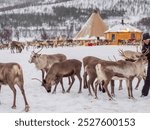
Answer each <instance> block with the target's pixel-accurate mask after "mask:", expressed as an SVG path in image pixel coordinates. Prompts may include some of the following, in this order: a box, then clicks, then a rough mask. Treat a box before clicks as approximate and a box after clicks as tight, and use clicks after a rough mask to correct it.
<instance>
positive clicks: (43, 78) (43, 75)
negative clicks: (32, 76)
mask: <svg viewBox="0 0 150 130" xmlns="http://www.w3.org/2000/svg"><path fill="white" fill-rule="evenodd" d="M41 71H42V81H43V80H44V70H41Z"/></svg>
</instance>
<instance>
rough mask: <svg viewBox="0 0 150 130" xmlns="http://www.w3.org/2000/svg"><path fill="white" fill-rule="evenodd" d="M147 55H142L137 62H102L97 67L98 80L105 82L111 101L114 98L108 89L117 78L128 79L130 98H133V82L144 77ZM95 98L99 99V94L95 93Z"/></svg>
mask: <svg viewBox="0 0 150 130" xmlns="http://www.w3.org/2000/svg"><path fill="white" fill-rule="evenodd" d="M145 55H146V54H144V55H141V56H140V57H139V59H138V60H137V61H135V62H129V61H123V60H120V61H116V62H114V61H111V62H110V61H109V62H102V63H98V64H97V65H96V73H97V78H98V80H99V81H100V82H101V81H104V85H103V87H104V88H105V90H106V92H107V94H108V96H109V98H110V99H112V96H111V94H110V93H109V90H108V88H107V87H108V84H109V82H110V80H112V79H113V78H115V77H119V78H125V79H126V84H127V88H128V97H129V98H133V93H132V81H133V78H134V77H135V76H137V77H138V76H141V77H143V75H144V71H145V64H146V63H147V58H146V56H145ZM95 90H97V89H95ZM95 96H96V97H97V92H95Z"/></svg>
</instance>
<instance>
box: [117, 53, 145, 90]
mask: <svg viewBox="0 0 150 130" xmlns="http://www.w3.org/2000/svg"><path fill="white" fill-rule="evenodd" d="M119 53H120V56H121V57H122V58H123V59H124V60H126V61H131V62H135V61H136V60H138V58H139V57H140V56H142V53H141V52H138V51H131V50H125V51H123V50H119ZM145 77H146V70H145V75H144V76H143V77H137V78H138V82H137V84H136V87H135V89H138V87H139V84H140V82H141V80H142V79H144V80H145ZM119 90H122V80H120V85H119Z"/></svg>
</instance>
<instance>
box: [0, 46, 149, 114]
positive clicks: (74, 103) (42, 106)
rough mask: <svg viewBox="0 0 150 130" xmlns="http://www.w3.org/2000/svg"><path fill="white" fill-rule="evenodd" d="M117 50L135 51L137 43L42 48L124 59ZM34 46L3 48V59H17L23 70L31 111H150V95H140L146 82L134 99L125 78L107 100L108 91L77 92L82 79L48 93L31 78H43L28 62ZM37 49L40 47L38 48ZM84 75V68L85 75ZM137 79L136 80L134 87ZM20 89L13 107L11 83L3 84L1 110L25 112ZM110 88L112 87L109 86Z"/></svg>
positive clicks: (78, 55) (48, 51) (50, 51)
mask: <svg viewBox="0 0 150 130" xmlns="http://www.w3.org/2000/svg"><path fill="white" fill-rule="evenodd" d="M118 49H123V50H127V49H128V50H134V51H136V47H135V46H92V47H85V46H80V47H63V48H61V47H58V48H49V49H43V50H42V53H45V54H53V53H64V54H65V55H66V56H67V57H68V58H75V59H79V60H82V58H83V57H85V56H90V55H91V56H96V57H99V58H102V59H106V60H108V57H110V58H111V59H112V60H113V56H115V57H116V58H117V59H121V57H120V56H119V54H118ZM32 50H33V49H30V50H29V51H26V50H24V51H23V52H22V53H21V54H11V53H10V50H0V55H1V57H0V62H17V63H19V64H20V65H21V66H22V68H23V72H24V80H25V84H24V88H25V92H26V96H27V100H28V102H29V105H30V111H29V112H31V113H48V112H49V113H64V112H67V113H70V112H71V113H72V112H76V113H102V112H106V113H108V112H109V113H110V112H111V113H117V112H118V113H124V112H125V113H126V112H128V113H139V112H140V113H141V112H142V113H143V112H144V113H145V112H150V109H149V108H150V104H149V102H150V95H149V96H147V97H144V98H141V97H140V95H141V89H142V86H143V81H142V82H141V83H140V86H139V89H138V90H135V89H133V94H134V97H135V100H132V99H128V96H127V89H126V85H125V82H124V81H123V90H118V83H119V82H118V81H116V84H115V93H116V97H115V98H114V100H113V101H110V100H108V96H107V94H106V93H102V92H98V99H94V97H92V96H89V95H88V90H87V89H83V90H82V93H81V94H78V93H77V92H78V89H79V81H78V79H76V80H75V83H74V85H73V87H72V89H71V91H70V93H65V94H63V93H62V92H61V91H62V90H61V86H60V85H59V86H58V87H57V92H56V94H51V93H47V92H46V90H45V89H44V87H42V86H41V83H40V82H38V81H36V80H32V78H35V77H36V78H39V79H41V72H40V71H38V70H36V68H35V65H34V64H29V63H28V60H29V58H30V54H31V52H32ZM35 51H38V50H35ZM81 75H83V69H82V74H81ZM136 82H137V79H135V80H134V82H133V86H134V87H135V84H136ZM64 87H65V90H67V88H68V79H64ZM16 89H17V104H16V105H17V108H16V109H15V110H14V109H11V105H12V100H13V94H12V91H11V90H10V88H9V87H8V86H2V90H1V93H0V112H4V113H6V112H8V113H16V112H24V111H23V109H24V101H23V97H22V95H21V92H20V90H19V88H18V87H17V86H16ZM109 89H110V87H109Z"/></svg>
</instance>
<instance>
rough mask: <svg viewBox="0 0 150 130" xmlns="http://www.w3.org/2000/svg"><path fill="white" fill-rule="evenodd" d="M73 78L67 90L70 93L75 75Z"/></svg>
mask: <svg viewBox="0 0 150 130" xmlns="http://www.w3.org/2000/svg"><path fill="white" fill-rule="evenodd" d="M71 79H72V83H71V84H70V86H69V88H68V89H67V92H68V93H69V92H70V89H71V87H72V85H73V83H74V81H75V78H74V75H72V76H71Z"/></svg>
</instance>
